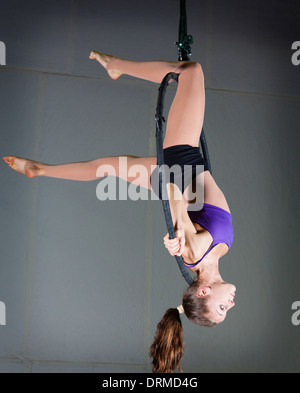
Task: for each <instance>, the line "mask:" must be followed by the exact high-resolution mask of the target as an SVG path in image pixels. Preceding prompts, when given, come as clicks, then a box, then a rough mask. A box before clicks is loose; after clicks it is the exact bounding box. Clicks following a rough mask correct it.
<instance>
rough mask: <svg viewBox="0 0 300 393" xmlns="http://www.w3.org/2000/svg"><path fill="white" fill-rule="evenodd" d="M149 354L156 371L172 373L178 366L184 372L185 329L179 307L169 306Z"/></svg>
mask: <svg viewBox="0 0 300 393" xmlns="http://www.w3.org/2000/svg"><path fill="white" fill-rule="evenodd" d="M149 355H150V357H152V358H153V361H152V365H153V367H152V371H153V372H154V373H171V372H173V371H174V370H175V369H176V368H178V369H179V371H180V372H182V369H181V367H180V361H181V359H182V357H183V329H182V323H181V320H180V315H179V311H178V309H177V308H169V309H168V310H167V311H166V312H165V314H164V316H163V318H162V320H161V321H160V322H159V324H158V325H157V330H156V333H155V337H154V341H153V343H152V345H151V347H150V352H149Z"/></svg>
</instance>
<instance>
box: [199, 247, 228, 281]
mask: <svg viewBox="0 0 300 393" xmlns="http://www.w3.org/2000/svg"><path fill="white" fill-rule="evenodd" d="M212 251H213V252H210V253H209V254H208V255H207V257H205V258H204V259H203V261H202V262H201V263H199V265H197V266H196V267H195V270H194V271H195V273H196V274H197V275H198V280H200V281H201V282H202V283H204V284H208V283H212V282H217V281H223V279H222V277H221V274H220V271H219V259H220V257H221V254H220V250H214V249H213V250H212Z"/></svg>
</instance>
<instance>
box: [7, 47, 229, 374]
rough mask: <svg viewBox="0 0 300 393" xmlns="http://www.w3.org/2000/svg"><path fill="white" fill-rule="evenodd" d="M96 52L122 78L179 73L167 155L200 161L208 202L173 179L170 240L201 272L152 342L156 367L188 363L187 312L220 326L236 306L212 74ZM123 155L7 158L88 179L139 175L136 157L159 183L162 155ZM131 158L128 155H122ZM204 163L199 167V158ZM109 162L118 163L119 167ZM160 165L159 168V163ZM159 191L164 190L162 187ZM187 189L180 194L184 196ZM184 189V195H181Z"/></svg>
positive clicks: (28, 170)
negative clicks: (210, 147)
mask: <svg viewBox="0 0 300 393" xmlns="http://www.w3.org/2000/svg"><path fill="white" fill-rule="evenodd" d="M90 59H93V60H96V61H98V62H99V63H100V64H101V65H102V66H103V67H104V68H105V69H106V71H107V72H108V74H109V76H110V77H111V78H112V79H114V80H116V79H118V78H119V77H120V76H121V75H123V74H127V75H130V76H133V77H136V78H141V79H145V80H148V81H152V82H155V83H161V81H162V80H163V78H164V76H165V75H166V74H168V73H170V72H173V73H176V74H178V87H177V91H176V95H175V98H174V100H173V102H172V105H171V108H170V111H169V115H168V121H167V127H166V134H165V138H164V146H163V147H164V161H165V164H166V165H167V166H169V167H171V166H172V165H174V164H177V165H179V166H180V167H181V168H182V169H183V168H184V166H185V165H191V166H192V167H193V173H192V178H193V180H194V179H195V178H196V177H197V179H200V180H201V181H202V183H203V186H204V201H203V202H204V203H203V204H202V206H201V207H202V208H201V209H200V210H196V211H195V210H194V209H193V210H191V211H190V210H189V202H190V201H189V200H188V197H187V195H186V190H185V189H184V188H180V186H178V184H177V182H176V180H173V181H170V183H168V194H169V198H170V208H171V213H172V219H173V224H174V228H175V230H176V236H177V237H176V238H175V239H170V238H169V236H168V235H166V236H165V237H164V244H165V247H166V248H167V249H168V251H169V253H170V254H171V255H182V257H183V259H184V262H185V264H186V266H187V267H188V268H189V269H191V271H193V272H194V273H195V274H196V279H195V281H194V283H193V284H192V285H191V286H190V287H189V288H188V289H187V290H186V291H185V292H184V294H183V298H182V305H181V306H178V307H175V308H170V309H168V310H167V311H166V313H165V314H164V316H163V318H162V320H161V321H160V323H159V324H158V326H157V331H156V334H155V338H154V341H153V343H152V345H151V348H150V356H151V357H152V359H153V360H152V364H153V372H157V373H164V372H172V371H173V370H175V369H176V368H179V370H180V371H181V368H180V361H181V359H182V357H183V332H182V323H181V319H180V314H182V313H185V315H186V316H187V318H188V319H189V320H190V321H191V322H193V323H196V324H198V325H201V326H208V327H212V326H215V325H216V324H218V323H220V322H222V321H224V319H225V317H226V315H227V312H228V310H230V309H231V308H232V307H233V306H234V297H235V292H236V288H235V286H234V285H233V284H229V283H226V282H225V281H224V280H223V279H222V277H221V275H220V272H219V260H220V258H221V257H223V256H224V255H225V254H226V253H227V252H228V250H229V249H230V247H231V245H232V242H233V236H234V235H233V227H232V217H231V213H230V210H229V207H228V204H227V201H226V198H225V196H224V194H223V192H222V191H221V190H220V188H219V187H218V186H217V184H216V182H215V181H214V179H213V177H212V175H211V173H210V172H209V171H208V170H207V169H208V168H207V167H206V165H205V161H204V159H203V157H202V155H201V153H200V149H199V139H200V135H201V130H202V125H203V118H204V108H205V89H204V76H203V71H202V68H201V66H200V64H199V63H196V62H192V61H180V62H170V61H152V62H136V61H130V60H125V59H121V58H118V57H114V56H110V55H107V54H104V53H101V52H97V51H92V52H91V54H90ZM120 157H121V156H115V157H102V158H99V159H96V160H93V161H85V162H75V163H67V164H60V165H50V164H45V163H41V162H37V161H32V160H29V159H24V158H20V157H15V156H7V157H3V160H4V161H5V162H6V163H7V164H8V165H9V166H10V167H11V168H12V169H14V170H15V171H17V172H19V173H22V174H25V175H26V176H27V177H29V178H34V177H37V176H47V177H54V178H61V179H71V180H80V181H89V180H95V179H97V178H99V177H103V176H104V174H103V173H101V170H100V171H99V168H100V169H101V168H103V167H104V166H105V168H106V171H105V172H106V173H105V174H106V175H114V176H117V177H120V178H123V179H125V180H127V181H128V182H131V183H133V182H135V181H136V176H132V171H131V168H133V167H134V166H136V165H140V166H142V167H144V168H145V169H146V170H145V171H141V172H140V174H139V175H140V176H139V185H140V186H142V187H145V188H148V189H149V190H153V189H154V188H153V187H152V185H153V179H152V178H153V175H154V172H155V170H154V171H153V168H154V167H155V166H156V157H137V156H125V157H126V159H127V165H126V167H124V168H122V167H120V166H119V162H120V161H119V159H120ZM122 157H123V158H124V156H122ZM198 165H199V166H201V165H203V166H204V170H203V171H202V173H200V174H199V173H197V174H196V170H195V168H196V166H198ZM109 168H111V169H112V171H111V173H110V170H109ZM156 170H157V168H156ZM154 191H155V190H154ZM156 191H157V190H156ZM178 195H179V197H178ZM180 196H181V198H180Z"/></svg>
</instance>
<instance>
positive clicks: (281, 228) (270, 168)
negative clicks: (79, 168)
mask: <svg viewBox="0 0 300 393" xmlns="http://www.w3.org/2000/svg"><path fill="white" fill-rule="evenodd" d="M187 3H188V7H187V11H188V21H189V22H188V24H189V33H190V34H193V36H194V40H195V43H194V44H193V46H192V52H193V57H192V59H193V60H197V61H199V62H200V63H201V64H202V66H203V69H204V72H205V78H206V94H207V105H206V115H205V124H204V128H205V130H206V137H207V142H208V146H209V150H210V155H211V160H212V166H213V174H214V177H215V179H216V181H217V183H218V184H219V186H220V187H221V188H222V190H223V191H224V193H225V195H226V197H227V199H228V203H229V205H230V209H231V211H232V214H233V220H234V221H233V222H234V228H235V241H234V245H233V247H232V249H231V251H230V253H228V254H227V255H226V256H225V257H224V258H223V259H222V261H221V274H222V275H223V278H224V279H225V280H226V281H229V282H232V283H234V284H236V286H237V297H236V307H235V308H234V309H233V310H231V311H230V312H229V316H228V318H227V319H226V321H225V322H224V323H223V324H221V325H219V326H217V327H215V328H213V329H206V328H200V327H197V326H196V325H193V324H191V323H190V322H189V321H187V319H186V318H185V317H183V325H184V335H185V342H186V348H185V357H184V361H183V362H182V367H183V369H184V371H186V372H204V371H208V372H223V371H226V372H245V371H246V372H264V371H267V372H268V371H272V372H285V371H300V365H299V360H300V345H299V334H300V326H294V325H293V324H292V322H291V316H292V313H293V311H292V310H291V306H292V303H293V302H294V301H297V300H300V290H299V274H300V265H299V257H298V255H299V247H298V245H299V240H298V236H299V229H298V222H299V218H300V217H299V208H298V205H297V203H298V197H299V185H298V179H299V170H298V168H299V164H298V156H299V150H298V149H299V139H300V138H299V128H300V116H299V111H300V94H299V86H300V66H298V67H297V66H294V65H293V64H292V62H291V56H292V50H291V45H292V43H293V42H294V41H297V40H300V31H299V6H298V5H297V3H299V2H297V1H292V0H289V1H287V0H285V1H283V0H273V1H268V2H262V1H258V0H251V1H250V0H243V1H240V0H230V1H222V0H211V1H209V0H206V1H205V0H203V1H199V0H187ZM178 20H179V0H178V1H177V0H164V1H161V0H144V1H138V0H128V1H123V0H115V1H113V2H110V1H104V0H98V1H96V0H89V1H83V0H73V1H72V0H69V1H68V0H60V1H58V0H52V1H48V2H42V1H34V0H27V1H20V0H19V1H18V0H10V1H0V41H3V42H5V44H6V49H7V54H6V55H7V59H6V63H7V65H6V66H0V86H1V88H0V113H1V123H0V124H1V125H0V130H1V131H0V132H1V134H0V138H1V139H0V141H1V143H0V155H1V156H5V155H17V156H21V157H27V158H32V159H34V160H38V161H44V162H47V163H52V164H55V163H62V162H69V161H83V160H89V159H95V158H98V157H101V156H107V155H119V154H134V155H141V156H147V155H155V140H154V139H155V138H154V129H155V124H154V113H155V105H156V97H157V87H158V86H157V85H154V84H151V83H149V82H145V81H140V80H135V79H133V78H131V77H127V76H124V77H122V78H121V79H120V80H119V81H117V82H113V81H111V80H110V79H109V78H108V77H107V75H106V73H105V71H104V70H103V69H101V67H99V66H98V65H97V64H96V63H95V62H92V61H91V60H89V59H88V55H89V53H90V51H91V50H92V49H99V50H101V51H103V52H107V53H112V54H115V55H117V56H120V57H127V58H132V59H135V60H156V59H168V60H176V59H177V50H176V47H175V46H174V44H173V42H174V41H175V40H176V39H177V28H178ZM296 29H298V31H296ZM172 94H173V92H172V91H170V92H169V93H168V100H169V101H170V99H171V96H172ZM0 179H1V193H0V225H1V226H0V228H1V247H0V250H1V251H0V253H1V254H0V255H1V260H0V301H2V302H5V304H6V318H7V321H6V326H0V371H1V372H34V373H36V372H60V371H63V372H94V371H95V372H103V373H104V372H108V371H110V372H119V371H121V372H145V371H150V370H151V367H150V359H149V357H148V348H149V345H150V344H151V342H152V338H153V334H154V332H155V328H156V324H157V322H158V321H159V320H160V318H161V316H162V314H163V313H164V311H165V310H166V309H167V308H169V307H176V306H177V305H178V304H180V302H181V295H182V292H183V290H184V289H185V287H186V284H185V282H184V280H183V279H182V278H181V276H180V273H179V270H178V268H177V266H176V262H175V259H174V258H172V257H171V256H169V255H168V254H167V252H166V250H165V249H164V247H163V244H162V238H163V236H164V235H165V233H166V227H165V222H164V218H163V216H162V207H161V203H160V202H159V201H151V200H150V201H137V202H133V201H106V202H100V201H99V200H98V199H97V197H96V187H97V184H98V181H95V182H74V181H64V180H56V179H49V178H39V179H32V180H29V179H27V178H25V177H23V176H21V175H19V174H17V173H15V172H13V171H11V170H10V168H8V167H7V166H6V165H4V164H3V163H2V164H1V165H0Z"/></svg>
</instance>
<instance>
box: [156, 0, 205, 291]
mask: <svg viewBox="0 0 300 393" xmlns="http://www.w3.org/2000/svg"><path fill="white" fill-rule="evenodd" d="M192 43H193V37H192V36H191V35H187V16H186V0H180V23H179V41H178V42H176V43H175V44H176V45H177V47H178V60H179V61H188V60H190V59H189V56H190V55H191V47H190V45H191V44H192ZM171 79H173V80H176V81H177V82H178V74H174V73H172V72H171V73H169V74H167V75H166V76H165V77H164V79H163V81H162V82H161V85H160V87H159V89H158V99H157V107H156V114H155V120H156V134H155V137H156V154H157V165H158V167H159V189H160V190H161V197H162V204H163V211H164V215H165V220H166V224H167V229H168V232H169V236H170V239H174V238H175V237H176V235H175V230H174V225H173V221H172V215H171V210H170V204H169V199H168V191H167V185H166V176H165V171H164V152H163V122H165V119H164V116H163V107H164V98H165V93H166V90H167V87H168V85H169V82H170V80H171ZM200 142H201V148H202V153H203V157H204V159H205V161H206V164H207V165H208V168H209V171H210V172H211V166H210V160H209V154H208V149H207V143H206V140H205V135H204V131H203V129H202V132H201V138H200ZM175 258H176V261H177V264H178V267H179V269H180V271H181V273H182V276H183V277H184V279H185V280H186V282H187V283H188V284H189V285H192V284H193V282H194V280H193V278H192V277H191V276H190V273H189V271H188V269H187V268H186V266H185V264H184V260H183V258H182V256H175Z"/></svg>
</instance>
